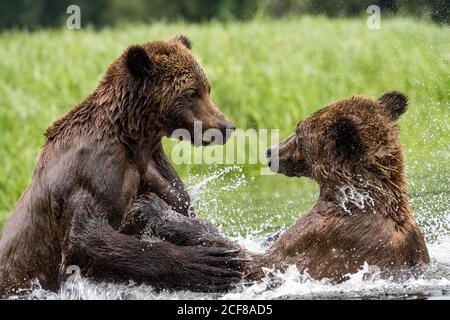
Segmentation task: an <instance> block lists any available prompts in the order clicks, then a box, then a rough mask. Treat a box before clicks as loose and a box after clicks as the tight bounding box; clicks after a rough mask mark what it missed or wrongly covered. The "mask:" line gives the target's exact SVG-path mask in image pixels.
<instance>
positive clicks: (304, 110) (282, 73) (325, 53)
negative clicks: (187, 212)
mask: <svg viewBox="0 0 450 320" xmlns="http://www.w3.org/2000/svg"><path fill="white" fill-rule="evenodd" d="M179 32H181V33H186V34H188V35H189V36H190V38H191V39H192V42H193V44H194V49H193V50H194V52H195V54H196V55H197V56H198V57H199V59H200V60H201V62H202V63H203V64H204V66H205V69H206V71H207V73H208V75H209V78H210V81H211V83H212V87H213V97H214V99H215V101H216V103H217V104H218V105H219V106H220V108H221V109H222V110H223V111H224V112H225V113H226V114H227V115H228V116H229V118H230V119H232V120H233V121H234V122H235V124H236V125H237V127H240V128H280V129H281V136H282V137H283V136H286V135H288V134H289V133H291V132H292V131H293V128H294V126H295V124H296V123H297V122H298V121H299V120H300V119H302V118H304V117H306V116H307V115H308V114H309V113H310V112H312V111H314V110H316V109H318V108H320V107H323V106H325V105H327V104H328V103H331V102H334V101H336V100H339V99H341V98H345V97H347V96H351V95H355V94H359V95H368V96H372V97H377V96H380V95H382V94H383V93H385V92H387V91H390V90H394V89H395V90H399V91H403V92H405V93H406V94H407V95H408V96H409V98H410V109H409V111H408V113H407V114H406V115H405V116H404V117H403V119H402V120H401V138H402V142H403V143H404V145H405V150H406V154H407V161H408V173H409V180H408V182H409V187H410V191H411V195H412V196H414V195H416V196H420V195H423V194H429V193H439V194H442V193H443V194H444V201H443V204H442V206H441V207H439V208H438V209H436V210H437V211H440V212H447V213H448V205H447V202H448V201H447V200H448V194H449V187H448V185H449V184H450V183H449V180H450V170H449V168H448V167H449V161H448V152H449V145H450V138H449V137H450V135H449V119H448V118H449V110H450V29H449V28H448V27H439V26H437V25H434V24H431V23H427V22H422V21H415V20H409V19H392V20H383V21H382V29H381V30H377V31H373V30H368V29H367V27H366V24H365V20H364V19H362V18H361V19H359V20H348V19H342V20H341V19H339V20H329V19H326V18H323V17H315V18H312V17H304V18H301V19H293V20H285V21H270V20H261V21H260V20H255V21H253V22H248V23H227V24H221V23H215V22H212V23H208V24H201V25H188V24H183V23H178V24H164V23H158V24H153V25H150V26H149V25H138V26H122V27H116V28H114V29H105V30H103V31H101V32H96V31H94V30H91V29H89V28H88V29H83V30H81V31H71V30H65V29H64V30H50V31H40V32H36V33H27V32H20V31H12V32H5V33H1V34H0V48H2V50H1V52H0V127H1V135H0V227H1V225H2V223H3V222H4V220H5V219H6V217H7V216H8V214H9V212H10V211H11V209H12V208H13V206H14V204H15V203H16V201H17V199H18V198H19V197H20V195H21V193H22V192H23V191H24V189H25V188H26V186H27V184H28V183H29V181H30V177H31V174H32V170H33V168H34V165H35V161H36V157H37V155H38V153H39V150H40V148H41V146H42V144H43V143H44V137H43V134H42V133H43V132H44V130H45V128H46V127H47V126H49V125H50V124H51V123H52V121H54V120H55V119H57V118H58V117H60V116H61V115H62V114H64V113H65V112H66V111H67V110H69V109H70V108H71V107H72V106H73V105H74V104H76V103H78V102H79V101H80V100H81V99H83V98H84V97H85V96H86V95H87V94H89V93H90V92H91V91H92V90H93V89H94V88H95V86H96V84H97V81H98V80H99V79H100V77H101V76H102V75H103V73H104V71H105V69H106V68H107V66H108V65H109V63H110V62H111V61H112V60H113V59H115V58H116V57H117V56H118V55H119V54H120V53H121V52H122V50H124V48H126V47H127V46H128V45H129V44H131V43H135V42H145V41H148V40H151V39H165V38H169V37H171V36H173V35H174V34H175V33H179ZM171 147H172V143H167V148H168V149H170V148H171ZM257 169H258V167H257V166H249V165H247V166H245V167H244V173H246V174H247V176H252V175H255V174H256V173H257V172H258V170H257ZM179 170H180V172H181V173H182V175H183V176H184V177H185V178H186V179H189V177H190V176H191V175H192V174H194V173H199V172H200V173H201V172H204V171H205V168H204V167H195V166H180V167H179ZM210 170H211V169H210ZM233 183H234V180H233V179H232V178H229V179H228V178H227V179H225V181H223V182H222V185H227V184H233ZM211 188H212V189H214V187H211ZM221 188H222V187H217V192H219V191H220V190H222V189H221ZM257 188H260V189H261V188H262V189H261V190H259V191H257V190H258V189H257ZM214 190H215V189H214ZM274 191H277V192H278V193H280V194H281V199H278V200H276V199H274V196H273V195H274ZM316 193H317V189H316V186H315V185H314V184H313V183H311V182H308V181H306V180H305V181H301V180H298V179H297V180H292V179H287V178H283V177H264V178H257V181H255V182H251V183H248V184H247V186H246V187H244V188H243V189H242V190H238V191H236V190H235V191H221V192H220V194H215V195H214V196H211V197H210V198H211V199H213V198H216V200H215V201H219V204H217V206H216V207H211V205H206V206H204V207H201V208H199V211H200V212H201V213H202V214H204V215H206V216H208V217H210V218H211V217H212V218H217V219H215V220H216V221H218V223H223V224H225V228H228V229H232V228H235V227H237V226H239V227H237V229H239V230H244V229H245V226H246V225H247V226H248V225H260V224H261V223H262V222H263V221H264V220H265V222H267V221H268V220H267V219H268V217H269V216H272V217H273V216H274V214H275V215H276V214H277V213H278V214H281V213H282V216H281V217H279V219H278V220H277V222H276V223H275V222H274V223H273V224H272V226H273V225H277V226H279V225H282V224H284V223H290V221H291V220H292V219H293V217H295V215H296V214H298V212H299V211H304V210H306V209H307V207H308V206H310V205H311V203H312V202H313V201H314V197H315V196H316ZM244 195H245V196H244ZM236 199H240V201H236ZM290 199H291V200H292V199H294V200H295V201H296V202H295V205H290V204H289V203H291V204H292V202H289V201H290ZM421 205H422V206H423V203H421ZM227 206H229V207H231V206H232V207H233V210H234V211H232V212H235V213H237V214H238V216H240V218H241V220H239V219H238V220H236V217H235V216H231V214H226V212H224V210H218V208H219V207H220V208H225V207H227ZM244 207H245V210H244V211H245V212H244V213H242V212H241V211H239V210H240V209H241V208H244ZM287 207H289V208H287ZM424 207H425V208H426V207H427V206H426V205H425V206H424ZM269 209H270V210H269ZM214 210H215V211H214ZM236 210H237V212H236ZM218 212H221V213H220V214H219V213H218ZM252 212H253V213H252ZM255 212H258V214H254V213H255ZM286 212H287V213H286ZM263 213H264V214H263ZM222 214H223V215H222ZM217 215H222V216H217ZM252 215H255V216H258V217H259V218H255V217H253V216H252ZM242 217H245V219H244V220H242ZM256 220H258V222H255V221H256ZM233 221H234V222H233Z"/></svg>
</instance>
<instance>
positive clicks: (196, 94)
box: [102, 36, 234, 145]
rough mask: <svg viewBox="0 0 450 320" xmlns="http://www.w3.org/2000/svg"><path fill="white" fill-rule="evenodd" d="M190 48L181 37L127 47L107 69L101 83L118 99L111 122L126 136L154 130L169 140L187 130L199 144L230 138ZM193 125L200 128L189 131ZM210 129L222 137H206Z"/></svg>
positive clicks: (229, 125)
mask: <svg viewBox="0 0 450 320" xmlns="http://www.w3.org/2000/svg"><path fill="white" fill-rule="evenodd" d="M191 48H192V46H191V42H190V40H189V39H188V38H187V37H186V36H178V37H175V38H174V39H171V40H168V41H151V42H147V43H144V44H140V45H132V46H130V47H129V48H128V49H127V50H126V51H125V52H124V53H123V54H122V55H121V56H120V57H119V59H118V60H117V61H116V62H115V63H113V64H112V65H111V66H110V68H109V69H108V72H107V73H106V76H105V78H104V79H103V82H102V84H103V86H104V87H108V86H105V84H106V85H107V84H109V88H111V87H112V88H113V92H114V93H113V94H114V95H115V96H116V99H115V101H119V102H118V103H117V104H115V105H113V106H112V107H111V110H110V111H111V112H112V113H113V114H112V115H111V116H110V118H112V120H113V121H114V119H116V120H117V121H116V122H117V123H120V130H122V131H123V132H124V133H125V135H126V136H127V138H140V137H142V136H144V137H145V136H150V135H154V134H155V132H157V133H158V134H160V135H161V136H172V134H173V133H174V131H175V130H177V129H182V130H185V131H188V133H189V135H188V136H189V139H190V140H191V141H192V143H194V142H195V141H197V142H199V143H198V144H199V145H208V144H213V143H224V142H226V140H227V139H228V138H229V136H230V134H231V132H232V131H233V130H234V126H233V124H232V123H231V122H230V121H229V120H228V119H226V117H225V116H224V115H223V114H222V112H220V111H219V109H218V108H217V107H216V106H215V104H214V103H213V101H212V99H211V86H210V83H209V81H208V78H207V76H206V74H205V72H204V70H203V68H202V66H201V65H200V63H199V62H198V61H197V60H196V59H195V58H194V56H193V54H192V52H191ZM196 123H199V124H200V128H201V129H199V130H194V129H195V124H196ZM209 129H215V130H216V131H217V132H219V133H220V135H221V137H222V138H223V139H220V140H221V141H215V140H214V139H211V138H205V137H206V136H207V135H204V133H205V131H207V130H209ZM196 136H197V137H196ZM210 136H211V135H210ZM212 136H213V137H215V136H214V135H212ZM178 138H181V136H180V137H178ZM183 138H185V135H184V136H183Z"/></svg>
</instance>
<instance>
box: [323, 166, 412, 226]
mask: <svg viewBox="0 0 450 320" xmlns="http://www.w3.org/2000/svg"><path fill="white" fill-rule="evenodd" d="M319 186H320V196H319V203H320V205H323V204H327V206H326V207H328V208H332V209H331V210H330V212H332V213H334V214H338V215H342V214H346V215H348V214H363V213H365V212H369V213H376V214H381V215H382V216H385V217H389V218H391V219H393V220H394V221H395V222H396V223H397V224H400V225H401V224H403V223H404V222H405V221H406V220H407V219H408V218H409V217H411V216H412V210H411V207H410V205H409V200H408V195H407V191H406V183H405V177H404V173H403V171H402V170H399V171H398V172H397V173H396V175H395V176H391V177H390V179H380V178H379V177H377V176H376V175H373V174H369V173H367V174H363V175H355V176H351V177H349V178H347V179H342V177H340V178H339V179H335V180H334V181H322V182H320V183H319ZM330 205H331V206H330Z"/></svg>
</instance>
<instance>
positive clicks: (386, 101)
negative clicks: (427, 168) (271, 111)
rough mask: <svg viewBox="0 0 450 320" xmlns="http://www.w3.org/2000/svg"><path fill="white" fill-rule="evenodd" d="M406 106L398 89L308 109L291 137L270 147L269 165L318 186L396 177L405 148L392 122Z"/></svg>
mask: <svg viewBox="0 0 450 320" xmlns="http://www.w3.org/2000/svg"><path fill="white" fill-rule="evenodd" d="M406 109H407V97H406V96H405V95H403V94H402V93H398V92H389V93H386V94H385V95H383V96H382V97H381V98H379V99H378V100H373V99H369V98H364V97H351V98H348V99H344V100H341V101H338V102H336V103H333V104H331V105H329V106H327V107H325V108H323V109H320V110H318V111H316V112H314V113H312V114H311V115H310V116H308V117H307V118H306V119H305V120H303V121H301V122H300V123H299V124H298V125H297V128H296V130H295V133H294V134H293V135H291V136H290V137H288V138H287V139H285V140H284V141H282V142H281V143H280V144H279V145H278V146H275V147H272V148H270V149H268V150H267V156H268V160H269V166H270V167H271V169H272V170H273V171H276V172H279V173H282V174H285V175H287V176H297V177H300V176H306V177H310V178H312V179H314V180H315V181H317V182H319V184H321V185H322V184H325V185H326V184H329V185H330V184H333V185H340V184H346V183H352V182H353V181H354V180H355V179H361V178H362V179H364V180H368V179H367V178H370V179H371V178H375V179H387V180H389V179H394V180H395V179H399V178H401V177H399V176H398V175H399V174H402V172H403V152H402V149H401V145H400V141H399V138H398V129H397V124H396V120H397V119H398V118H399V116H400V115H401V114H403V113H404V112H405V111H406Z"/></svg>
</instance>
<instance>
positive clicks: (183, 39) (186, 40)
mask: <svg viewBox="0 0 450 320" xmlns="http://www.w3.org/2000/svg"><path fill="white" fill-rule="evenodd" d="M172 41H176V42H180V43H181V44H182V45H184V46H185V47H186V48H188V49H189V50H191V49H192V42H191V40H190V39H189V38H188V36H186V35H184V34H180V35H178V36H176V37H175V38H173V39H172Z"/></svg>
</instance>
